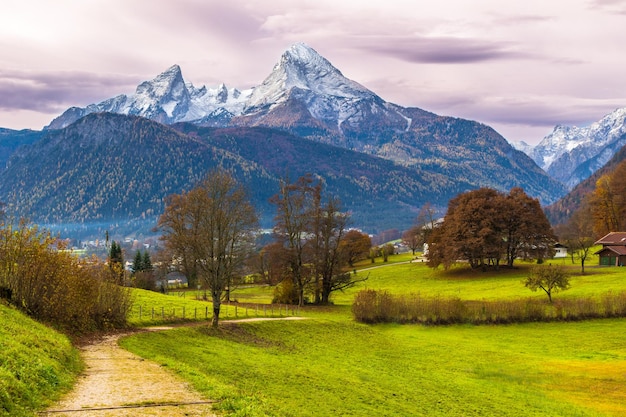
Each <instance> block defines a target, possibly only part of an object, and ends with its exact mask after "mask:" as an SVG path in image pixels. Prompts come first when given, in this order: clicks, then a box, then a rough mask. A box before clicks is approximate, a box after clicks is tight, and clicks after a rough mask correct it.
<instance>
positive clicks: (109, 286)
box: [0, 222, 130, 333]
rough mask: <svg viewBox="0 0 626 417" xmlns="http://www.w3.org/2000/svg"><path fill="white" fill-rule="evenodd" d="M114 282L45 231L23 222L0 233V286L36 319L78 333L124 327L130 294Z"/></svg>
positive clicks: (103, 270)
mask: <svg viewBox="0 0 626 417" xmlns="http://www.w3.org/2000/svg"><path fill="white" fill-rule="evenodd" d="M113 281H114V277H113V276H112V274H111V271H110V269H109V268H108V267H106V266H105V265H104V264H102V263H101V262H100V261H99V260H97V259H96V258H92V259H89V260H81V259H79V258H78V257H76V256H74V255H73V254H72V253H71V252H70V251H67V250H65V247H64V245H63V244H62V243H61V242H59V241H58V239H55V238H53V237H52V236H50V233H49V232H45V231H44V232H41V231H39V229H38V228H37V227H28V226H27V225H26V224H25V223H23V222H22V223H20V224H19V226H15V227H14V226H12V225H9V226H7V227H5V228H2V229H0V286H3V287H5V288H7V289H8V293H10V294H11V299H10V301H11V303H13V304H14V305H16V306H17V307H18V308H20V309H21V310H23V311H24V312H26V313H27V314H29V315H30V316H32V317H34V318H36V319H38V320H42V321H46V322H50V323H53V324H56V325H58V326H60V327H63V328H65V329H68V330H69V331H72V332H78V333H82V332H87V331H92V330H97V329H105V328H110V327H120V326H124V325H125V324H126V313H127V311H128V309H129V307H130V295H129V294H130V293H129V292H128V290H127V289H125V288H123V287H120V286H117V285H114V284H113V283H112V282H113Z"/></svg>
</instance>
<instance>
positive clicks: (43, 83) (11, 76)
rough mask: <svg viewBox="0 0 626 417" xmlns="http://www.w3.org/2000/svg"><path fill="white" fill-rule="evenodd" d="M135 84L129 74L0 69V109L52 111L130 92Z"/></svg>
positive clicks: (136, 81) (135, 79)
mask: <svg viewBox="0 0 626 417" xmlns="http://www.w3.org/2000/svg"><path fill="white" fill-rule="evenodd" d="M137 84H138V77H133V76H128V75H102V74H94V73H88V72H78V71H60V72H39V71H16V70H13V71H11V70H0V109H2V110H5V111H11V110H32V111H41V112H55V111H59V110H64V109H65V108H67V107H68V106H74V105H85V104H89V103H92V102H94V101H101V100H104V99H106V98H108V97H109V96H110V95H117V94H120V93H121V92H132V91H133V90H134V88H135V86H136V85H137ZM129 90H130V91H129Z"/></svg>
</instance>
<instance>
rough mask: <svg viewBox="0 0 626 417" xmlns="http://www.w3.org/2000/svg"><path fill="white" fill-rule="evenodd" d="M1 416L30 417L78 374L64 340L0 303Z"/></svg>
mask: <svg viewBox="0 0 626 417" xmlns="http://www.w3.org/2000/svg"><path fill="white" fill-rule="evenodd" d="M0 347H1V348H0V416H11V417H16V416H30V415H33V414H34V413H35V412H36V411H38V410H41V409H43V408H44V407H45V406H46V405H48V404H50V402H51V401H53V400H54V399H56V398H58V397H59V395H60V394H61V393H62V392H63V391H66V390H68V389H69V388H71V385H72V383H73V382H74V379H75V378H76V375H77V374H78V372H79V371H80V370H81V362H80V359H79V356H78V351H77V350H76V349H74V348H73V347H72V345H71V343H70V341H69V340H68V338H67V337H65V336H63V335H61V334H59V333H57V332H55V331H54V330H52V329H50V328H48V327H46V326H44V325H42V324H40V323H37V322H36V321H34V320H32V319H30V318H28V317H27V316H25V315H24V314H22V313H20V312H18V311H17V310H15V309H13V308H11V307H7V306H6V305H5V304H4V303H3V302H2V301H0Z"/></svg>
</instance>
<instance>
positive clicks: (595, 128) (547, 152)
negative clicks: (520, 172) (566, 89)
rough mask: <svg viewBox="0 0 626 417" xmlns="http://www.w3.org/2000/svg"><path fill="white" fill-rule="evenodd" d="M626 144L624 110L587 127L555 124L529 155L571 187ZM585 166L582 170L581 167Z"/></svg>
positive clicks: (625, 116)
mask: <svg viewBox="0 0 626 417" xmlns="http://www.w3.org/2000/svg"><path fill="white" fill-rule="evenodd" d="M624 145H626V108H620V109H617V110H615V111H613V112H612V113H610V114H608V115H606V116H605V117H603V118H602V119H601V120H599V121H597V122H595V123H592V124H591V125H589V126H586V127H576V126H562V125H558V126H556V127H555V128H554V130H553V131H552V133H550V134H549V135H548V136H546V137H545V138H543V139H542V140H541V142H539V144H537V146H535V147H534V148H532V150H530V152H528V155H529V156H530V157H531V158H532V159H533V160H534V161H535V162H536V163H537V165H539V166H540V167H541V168H543V169H544V171H546V172H548V174H550V175H551V176H552V177H553V178H556V179H558V180H560V181H562V182H563V183H565V184H566V185H567V186H568V188H573V187H574V186H575V185H576V184H578V183H579V182H580V181H583V180H584V179H586V178H587V177H589V176H590V175H591V174H592V173H593V172H594V171H595V170H597V169H599V168H600V167H602V164H603V163H606V161H608V160H609V159H610V158H611V157H612V156H613V154H615V152H617V151H618V150H619V149H620V148H621V147H622V146H624ZM583 164H585V167H586V168H585V169H584V170H581V169H580V168H579V167H581V166H582V165H583Z"/></svg>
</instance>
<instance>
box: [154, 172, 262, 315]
mask: <svg viewBox="0 0 626 417" xmlns="http://www.w3.org/2000/svg"><path fill="white" fill-rule="evenodd" d="M158 224H159V228H160V229H161V230H162V231H163V236H162V239H163V240H164V241H165V244H166V246H167V247H168V248H169V249H170V250H171V253H172V254H173V255H174V256H175V257H177V258H181V259H182V262H183V264H184V265H185V268H186V269H188V270H193V271H194V273H196V274H197V277H198V279H199V281H200V283H201V284H202V285H203V286H204V287H205V288H206V289H207V290H208V291H209V292H210V294H211V301H212V303H213V319H212V325H213V326H214V327H217V325H218V321H219V314H220V307H221V303H222V300H223V299H224V297H225V295H226V293H227V291H228V290H229V289H230V287H231V286H232V285H233V284H234V283H235V279H236V278H237V276H238V273H239V272H240V268H241V267H242V265H243V263H244V261H245V259H246V258H247V256H248V255H249V253H250V250H251V248H252V246H253V242H254V232H255V231H256V227H257V214H256V212H255V210H254V207H253V206H252V205H251V204H250V202H249V200H248V198H247V195H246V192H245V190H244V188H243V187H242V186H241V185H240V184H238V183H237V181H236V180H235V179H234V178H233V177H232V176H231V175H230V174H229V173H228V172H226V171H224V170H221V169H217V170H214V171H212V172H210V173H209V174H208V175H207V177H206V178H205V179H204V180H203V181H202V182H201V183H200V184H198V185H197V186H196V187H195V188H193V189H192V190H191V191H188V192H183V193H182V194H180V195H175V196H172V197H170V198H168V199H167V202H166V207H165V211H164V212H163V214H162V215H161V216H160V218H159V223H158ZM191 265H193V266H191Z"/></svg>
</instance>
